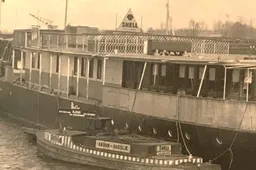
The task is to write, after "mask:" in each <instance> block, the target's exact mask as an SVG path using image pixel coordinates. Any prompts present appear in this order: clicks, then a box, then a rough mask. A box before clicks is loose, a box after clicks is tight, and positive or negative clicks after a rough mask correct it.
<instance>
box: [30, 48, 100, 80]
mask: <svg viewBox="0 0 256 170" xmlns="http://www.w3.org/2000/svg"><path fill="white" fill-rule="evenodd" d="M40 60H41V54H40V53H33V55H32V68H35V69H40ZM73 60H74V66H73V75H77V72H78V57H74V58H73ZM94 62H97V79H101V78H102V59H91V60H90V66H89V77H90V78H93V74H94ZM59 66H60V57H59V55H56V70H55V72H56V73H59ZM79 66H80V67H79V68H80V76H82V77H86V72H87V71H86V70H87V59H85V58H80V64H79Z"/></svg>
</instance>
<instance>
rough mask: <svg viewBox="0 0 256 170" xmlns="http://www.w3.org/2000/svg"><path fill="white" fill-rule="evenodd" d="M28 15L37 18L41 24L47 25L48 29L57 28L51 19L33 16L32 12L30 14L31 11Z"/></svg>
mask: <svg viewBox="0 0 256 170" xmlns="http://www.w3.org/2000/svg"><path fill="white" fill-rule="evenodd" d="M29 15H30V16H32V17H33V18H35V19H37V20H38V21H40V22H42V23H43V24H45V25H47V27H48V29H57V26H56V25H52V23H53V21H51V20H48V19H45V18H42V17H39V16H35V15H34V14H31V13H30V14H29Z"/></svg>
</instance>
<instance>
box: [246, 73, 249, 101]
mask: <svg viewBox="0 0 256 170" xmlns="http://www.w3.org/2000/svg"><path fill="white" fill-rule="evenodd" d="M249 80H250V70H249V69H247V83H246V102H248V101H249Z"/></svg>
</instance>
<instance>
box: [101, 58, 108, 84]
mask: <svg viewBox="0 0 256 170" xmlns="http://www.w3.org/2000/svg"><path fill="white" fill-rule="evenodd" d="M106 62H107V58H106V57H104V60H103V75H102V84H103V86H104V85H105V82H106Z"/></svg>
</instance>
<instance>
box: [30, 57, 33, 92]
mask: <svg viewBox="0 0 256 170" xmlns="http://www.w3.org/2000/svg"><path fill="white" fill-rule="evenodd" d="M32 58H33V52H31V53H30V58H29V88H30V89H31V88H32Z"/></svg>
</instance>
